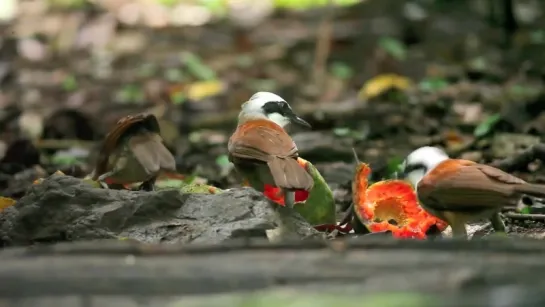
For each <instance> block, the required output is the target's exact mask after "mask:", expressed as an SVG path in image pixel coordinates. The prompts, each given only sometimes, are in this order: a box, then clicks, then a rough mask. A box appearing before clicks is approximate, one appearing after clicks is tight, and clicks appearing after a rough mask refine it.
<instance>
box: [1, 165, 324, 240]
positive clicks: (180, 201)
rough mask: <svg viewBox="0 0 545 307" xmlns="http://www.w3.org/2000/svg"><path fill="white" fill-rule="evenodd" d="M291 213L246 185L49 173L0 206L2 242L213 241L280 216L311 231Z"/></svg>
mask: <svg viewBox="0 0 545 307" xmlns="http://www.w3.org/2000/svg"><path fill="white" fill-rule="evenodd" d="M293 214H296V213H294V212H293V211H290V212H286V208H281V207H280V206H278V205H276V204H274V203H272V202H270V201H269V200H268V199H266V198H265V197H264V196H263V195H262V194H260V193H259V192H257V191H255V190H253V189H251V188H239V189H231V190H225V191H224V192H222V193H219V194H183V193H181V192H179V191H178V190H160V191H156V192H144V191H142V192H139V191H124V190H105V189H99V188H95V187H92V186H91V185H89V184H87V183H86V182H84V181H82V180H81V179H77V178H74V177H70V176H61V175H52V176H50V177H49V178H46V179H45V180H44V181H43V182H42V183H41V184H38V185H34V186H32V187H31V188H30V189H29V190H28V192H27V193H26V194H25V196H24V197H22V198H21V199H20V200H19V201H18V202H17V204H16V205H15V206H13V207H10V208H7V209H5V210H4V211H2V213H0V238H1V240H2V241H3V242H2V243H3V245H27V244H32V243H35V242H62V241H77V240H95V239H112V238H119V237H125V238H131V239H135V240H138V241H140V242H146V243H159V242H166V243H177V242H179V243H200V242H206V243H218V242H222V241H225V240H229V239H233V238H240V237H252V236H254V237H255V236H262V237H265V235H266V230H270V229H275V228H277V227H278V226H281V225H284V222H286V221H287V222H288V223H290V221H291V222H293V223H292V224H293V225H291V226H290V227H286V229H289V230H290V232H289V235H290V236H291V235H292V234H293V233H298V234H299V237H301V236H303V237H307V236H312V235H313V234H316V231H315V230H314V229H313V228H312V227H310V225H309V224H308V223H306V222H305V221H304V220H301V217H300V216H295V215H294V216H292V215H293Z"/></svg>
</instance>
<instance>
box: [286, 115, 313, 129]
mask: <svg viewBox="0 0 545 307" xmlns="http://www.w3.org/2000/svg"><path fill="white" fill-rule="evenodd" d="M288 118H289V119H290V121H291V122H292V123H294V124H298V125H300V126H304V127H307V128H312V126H310V124H309V123H307V121H306V120H304V119H302V118H301V117H299V116H297V115H295V113H293V112H290V114H289V115H288Z"/></svg>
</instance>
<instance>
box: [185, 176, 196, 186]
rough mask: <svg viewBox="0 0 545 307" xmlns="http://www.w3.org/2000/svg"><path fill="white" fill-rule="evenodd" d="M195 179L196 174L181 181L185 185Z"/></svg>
mask: <svg viewBox="0 0 545 307" xmlns="http://www.w3.org/2000/svg"><path fill="white" fill-rule="evenodd" d="M195 179H197V174H191V175H190V176H187V177H185V178H184V180H183V181H184V183H185V184H192V183H193V181H195Z"/></svg>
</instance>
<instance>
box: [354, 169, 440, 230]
mask: <svg viewBox="0 0 545 307" xmlns="http://www.w3.org/2000/svg"><path fill="white" fill-rule="evenodd" d="M370 173H371V168H370V167H369V165H367V164H365V163H360V164H359V165H358V169H357V172H356V177H355V178H354V182H353V193H354V204H355V206H354V210H355V213H356V215H357V216H358V218H359V219H360V221H361V222H362V223H363V224H364V225H365V226H366V227H367V228H368V229H369V231H371V232H382V231H391V232H392V234H393V236H394V237H397V238H414V239H425V238H426V233H427V232H428V230H430V229H431V228H432V227H437V229H439V231H443V230H444V229H445V228H446V227H447V224H446V223H445V222H444V221H442V220H440V219H438V218H436V217H434V216H432V215H431V214H429V213H427V212H426V211H424V209H422V207H421V206H420V205H419V203H418V198H417V196H416V192H415V191H414V190H413V188H412V186H411V184H410V183H409V182H406V181H403V180H383V181H379V182H376V183H374V184H372V185H370V186H369V185H368V179H367V178H368V176H369V174H370Z"/></svg>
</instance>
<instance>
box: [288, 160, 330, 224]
mask: <svg viewBox="0 0 545 307" xmlns="http://www.w3.org/2000/svg"><path fill="white" fill-rule="evenodd" d="M306 169H307V171H308V172H309V174H310V175H311V176H312V178H313V179H314V187H313V188H312V190H311V191H310V194H309V197H308V199H307V200H306V201H305V202H304V203H297V204H295V206H294V209H295V210H296V211H297V212H299V213H300V214H301V216H303V217H304V218H305V219H306V220H307V221H308V222H309V223H310V224H311V225H319V224H333V223H336V219H335V199H334V198H333V192H332V191H331V189H330V188H329V186H328V185H327V183H326V182H325V179H324V177H322V175H321V174H320V172H319V171H318V170H317V169H316V167H315V166H314V165H312V163H310V162H308V161H307V162H306Z"/></svg>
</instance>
